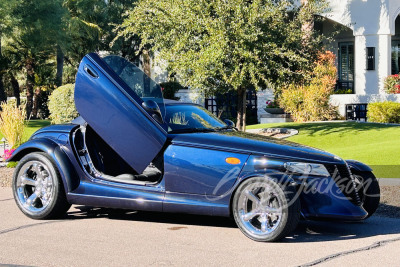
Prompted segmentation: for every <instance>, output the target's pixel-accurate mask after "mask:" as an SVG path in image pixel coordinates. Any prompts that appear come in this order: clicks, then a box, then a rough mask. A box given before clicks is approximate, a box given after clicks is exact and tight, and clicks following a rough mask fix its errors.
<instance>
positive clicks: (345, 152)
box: [247, 122, 400, 178]
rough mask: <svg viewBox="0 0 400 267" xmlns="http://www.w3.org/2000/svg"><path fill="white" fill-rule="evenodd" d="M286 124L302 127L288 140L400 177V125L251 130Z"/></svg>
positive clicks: (319, 125) (382, 175)
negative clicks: (357, 161) (297, 133)
mask: <svg viewBox="0 0 400 267" xmlns="http://www.w3.org/2000/svg"><path fill="white" fill-rule="evenodd" d="M269 127H286V128H292V129H297V130H299V135H296V136H293V137H291V138H288V140H290V141H293V142H297V143H300V144H304V145H308V146H312V147H316V148H320V149H323V150H326V151H328V152H331V153H333V154H335V155H338V156H340V157H342V158H344V159H355V160H359V161H361V162H364V163H366V164H368V165H370V166H371V167H372V168H373V169H374V172H375V174H376V176H377V177H380V178H400V157H399V154H400V127H399V126H391V125H382V124H374V123H356V122H327V123H283V124H257V125H251V126H248V127H247V129H258V128H269Z"/></svg>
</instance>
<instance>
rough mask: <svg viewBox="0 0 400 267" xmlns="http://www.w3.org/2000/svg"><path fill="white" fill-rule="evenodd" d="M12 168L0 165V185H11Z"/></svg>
mask: <svg viewBox="0 0 400 267" xmlns="http://www.w3.org/2000/svg"><path fill="white" fill-rule="evenodd" d="M13 173H14V168H6V167H0V187H11V180H12V176H13Z"/></svg>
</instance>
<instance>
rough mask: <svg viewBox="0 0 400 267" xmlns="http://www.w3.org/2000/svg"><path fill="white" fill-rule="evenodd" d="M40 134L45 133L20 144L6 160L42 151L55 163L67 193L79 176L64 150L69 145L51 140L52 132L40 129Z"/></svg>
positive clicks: (74, 187) (76, 183)
mask: <svg viewBox="0 0 400 267" xmlns="http://www.w3.org/2000/svg"><path fill="white" fill-rule="evenodd" d="M48 129H50V128H48ZM41 134H43V135H46V137H40V138H38V136H36V138H34V139H31V140H30V141H28V142H26V143H24V144H22V145H21V146H19V147H18V148H17V149H16V150H15V151H14V153H13V155H12V157H11V158H10V159H9V160H8V161H19V160H20V159H21V158H23V157H24V156H25V155H27V154H29V153H32V152H44V153H46V154H47V155H49V156H50V158H51V159H52V160H53V162H54V163H55V164H56V166H57V168H58V170H59V172H60V175H61V178H62V181H63V184H64V188H65V191H66V192H67V193H68V192H71V191H73V190H74V189H76V188H77V187H78V185H79V177H78V175H77V173H76V168H75V166H73V165H72V163H71V161H70V159H69V157H68V156H67V153H66V152H65V151H66V150H67V151H68V150H69V146H63V145H60V144H57V142H56V141H54V140H52V139H53V137H54V136H55V135H54V133H51V132H49V133H46V131H42V132H41ZM52 136H53V137H52Z"/></svg>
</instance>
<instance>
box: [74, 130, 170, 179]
mask: <svg viewBox="0 0 400 267" xmlns="http://www.w3.org/2000/svg"><path fill="white" fill-rule="evenodd" d="M73 143H74V147H75V150H76V153H77V154H78V158H79V159H80V162H81V164H82V166H83V168H84V169H85V170H86V171H87V172H88V173H89V174H90V175H92V176H94V177H96V178H101V179H105V180H109V181H114V182H121V183H128V184H139V185H148V184H157V183H158V182H159V181H160V180H161V178H162V176H163V171H162V170H163V153H162V152H163V151H161V152H160V154H159V155H157V156H156V158H155V159H154V160H153V161H152V162H151V163H150V164H149V166H147V168H146V169H145V170H144V171H143V173H140V174H139V173H137V172H136V171H135V170H134V169H132V168H131V167H130V166H129V165H128V164H127V163H126V162H125V161H124V160H123V159H122V158H121V157H120V156H119V155H118V154H117V153H116V152H115V151H114V150H113V149H112V148H111V147H110V146H109V145H108V144H107V143H106V142H105V141H104V140H103V139H102V138H101V137H100V136H99V135H98V134H97V133H96V132H95V131H94V130H93V129H92V128H91V127H90V126H89V125H81V127H79V128H78V129H77V130H76V131H75V133H74V135H73Z"/></svg>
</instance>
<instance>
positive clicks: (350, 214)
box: [301, 178, 368, 220]
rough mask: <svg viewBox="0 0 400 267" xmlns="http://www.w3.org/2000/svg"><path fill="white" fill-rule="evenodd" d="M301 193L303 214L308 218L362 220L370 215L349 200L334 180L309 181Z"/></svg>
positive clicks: (316, 179) (319, 179) (317, 179)
mask: <svg viewBox="0 0 400 267" xmlns="http://www.w3.org/2000/svg"><path fill="white" fill-rule="evenodd" d="M301 192H302V194H301V203H302V214H303V215H304V216H305V217H306V218H336V219H346V220H362V219H364V218H365V217H366V216H367V215H368V213H367V212H366V211H365V210H364V209H363V208H362V207H359V206H356V205H354V204H352V203H351V202H350V201H349V200H347V198H346V197H345V196H344V195H343V193H342V192H341V190H340V189H339V187H338V186H337V185H336V183H334V182H333V181H332V178H314V179H307V182H306V185H305V187H304V188H303V189H302V191H301Z"/></svg>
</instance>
